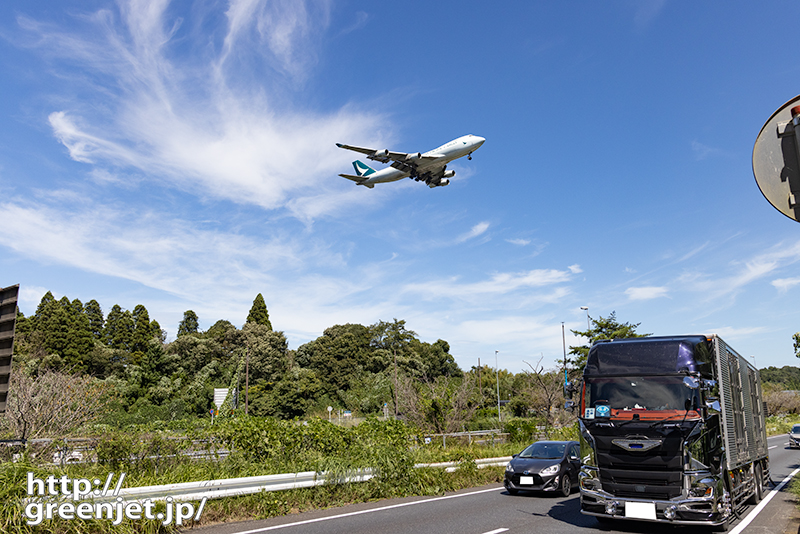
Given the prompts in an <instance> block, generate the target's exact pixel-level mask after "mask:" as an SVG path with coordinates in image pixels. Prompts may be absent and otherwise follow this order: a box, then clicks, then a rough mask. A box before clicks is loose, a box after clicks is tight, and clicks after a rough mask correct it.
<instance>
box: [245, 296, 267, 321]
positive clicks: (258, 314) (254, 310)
mask: <svg viewBox="0 0 800 534" xmlns="http://www.w3.org/2000/svg"><path fill="white" fill-rule="evenodd" d="M247 322H248V323H256V324H260V325H264V326H266V327H267V328H268V329H270V330H272V323H270V322H269V312H268V311H267V303H266V302H264V297H263V296H262V295H261V293H259V294H258V295H256V298H255V299H254V300H253V306H252V307H251V308H250V313H248V314H247Z"/></svg>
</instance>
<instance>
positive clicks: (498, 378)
mask: <svg viewBox="0 0 800 534" xmlns="http://www.w3.org/2000/svg"><path fill="white" fill-rule="evenodd" d="M498 352H500V351H499V350H496V351H494V370H495V376H496V378H497V420H498V421H499V422H501V423H502V422H503V420H502V419H501V418H500V367H499V366H498V365H497V353H498Z"/></svg>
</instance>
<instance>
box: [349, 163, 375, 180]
mask: <svg viewBox="0 0 800 534" xmlns="http://www.w3.org/2000/svg"><path fill="white" fill-rule="evenodd" d="M353 168H354V169H355V170H356V175H357V176H363V177H367V176H369V175H370V174H373V173H374V172H375V169H373V168H372V167H370V166H369V165H367V164H366V163H364V162H362V161H360V160H355V161H354V162H353Z"/></svg>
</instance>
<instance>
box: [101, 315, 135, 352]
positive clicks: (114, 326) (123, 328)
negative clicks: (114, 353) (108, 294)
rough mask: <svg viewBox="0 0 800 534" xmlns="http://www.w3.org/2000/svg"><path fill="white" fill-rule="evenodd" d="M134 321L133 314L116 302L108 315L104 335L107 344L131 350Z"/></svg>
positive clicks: (113, 347)
mask: <svg viewBox="0 0 800 534" xmlns="http://www.w3.org/2000/svg"><path fill="white" fill-rule="evenodd" d="M133 329H134V321H133V315H132V314H131V312H130V311H128V310H123V309H122V307H121V306H120V305H119V304H114V306H113V307H112V308H111V311H110V312H108V317H106V325H105V328H104V329H103V337H104V338H105V342H106V345H108V346H109V347H111V348H112V349H121V350H126V351H129V350H131V343H132V341H133Z"/></svg>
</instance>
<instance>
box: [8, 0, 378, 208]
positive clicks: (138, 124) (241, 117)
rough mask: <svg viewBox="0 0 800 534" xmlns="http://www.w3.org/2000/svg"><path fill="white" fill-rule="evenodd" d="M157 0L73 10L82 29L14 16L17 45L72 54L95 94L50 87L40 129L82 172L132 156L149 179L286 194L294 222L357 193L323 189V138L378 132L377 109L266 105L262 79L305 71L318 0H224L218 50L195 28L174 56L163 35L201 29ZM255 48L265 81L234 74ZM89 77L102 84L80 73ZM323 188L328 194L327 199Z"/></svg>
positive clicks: (322, 22)
mask: <svg viewBox="0 0 800 534" xmlns="http://www.w3.org/2000/svg"><path fill="white" fill-rule="evenodd" d="M167 7H168V2H167V1H165V0H161V1H154V2H144V1H137V2H130V3H123V4H121V6H120V11H119V12H118V13H114V12H111V11H109V10H101V11H98V12H96V13H94V14H91V15H89V16H86V17H83V18H82V19H81V20H82V23H83V24H85V25H88V27H89V28H91V29H93V30H94V31H89V32H83V33H78V32H77V31H76V32H74V33H73V32H70V31H69V30H64V29H62V28H59V27H56V26H53V25H50V24H44V23H40V22H37V21H33V20H31V19H25V18H21V19H20V26H21V27H22V28H23V29H24V30H26V32H27V33H28V35H30V36H32V37H33V38H34V39H33V40H29V41H28V45H29V46H31V47H35V48H37V49H39V50H40V51H42V53H43V54H45V55H48V56H50V57H53V58H55V59H56V60H57V61H54V64H56V65H57V64H60V63H61V62H64V61H66V62H68V63H70V64H72V65H78V67H79V72H82V73H83V74H84V76H83V77H82V78H81V77H76V76H74V75H73V76H72V78H71V79H72V81H73V82H74V83H81V84H82V85H83V88H84V89H86V88H87V87H86V86H88V89H89V90H90V91H96V92H97V93H98V94H99V95H100V96H102V102H103V106H93V105H91V104H89V103H87V102H81V101H71V102H70V101H68V100H66V101H65V100H63V99H62V100H61V102H62V104H61V109H56V110H54V111H52V112H51V113H50V115H49V123H50V126H51V128H52V130H53V134H54V136H55V137H56V139H58V141H59V142H60V143H62V144H63V145H64V146H65V147H66V149H67V150H68V153H69V155H70V157H71V158H72V159H73V160H75V161H78V162H81V163H86V164H87V165H90V166H91V169H90V175H91V176H94V177H98V176H99V177H102V176H113V175H114V174H115V173H116V172H117V171H118V170H120V169H138V171H139V172H140V173H141V175H142V176H145V177H147V180H150V181H154V182H157V183H158V184H159V185H161V186H165V187H169V188H178V189H180V190H182V191H185V192H189V193H192V194H196V195H199V196H201V197H204V198H213V199H224V200H231V201H233V202H237V203H241V204H253V205H257V206H261V207H263V208H266V209H280V208H287V207H288V208H289V210H290V213H292V214H295V215H296V216H298V217H301V218H305V219H306V221H307V220H308V219H309V218H311V217H319V216H322V215H324V214H326V213H328V212H329V211H330V210H334V211H335V210H338V209H341V206H342V203H348V202H355V203H359V202H362V200H363V199H362V198H361V197H359V196H357V195H355V194H347V195H344V196H342V195H338V196H337V195H336V194H335V192H338V191H341V190H342V188H343V187H344V184H341V183H339V181H335V180H332V179H331V177H332V176H335V175H336V172H337V170H339V169H340V168H341V164H342V162H343V160H345V159H346V158H345V157H344V156H343V155H342V154H341V153H340V151H338V150H337V149H336V148H335V145H334V142H335V141H338V140H342V139H345V140H346V139H352V138H359V139H366V140H367V141H368V142H378V141H381V137H380V136H381V135H382V134H381V132H384V131H386V128H387V124H389V122H388V121H387V118H386V117H385V116H383V115H381V114H380V113H372V112H369V111H364V110H358V109H356V108H354V107H353V106H343V107H342V108H341V109H339V110H336V111H333V112H327V113H314V112H310V111H294V110H295V109H302V108H303V106H302V105H297V106H285V105H284V106H281V107H277V106H276V105H273V104H272V102H273V101H284V100H285V98H284V97H285V95H281V94H272V93H271V92H270V91H272V92H278V93H279V92H281V91H283V89H282V87H283V86H284V85H285V84H284V83H283V82H284V81H286V80H291V81H292V83H295V84H296V83H301V81H302V80H303V79H304V77H305V76H307V75H308V74H309V73H310V69H311V68H312V67H313V65H314V63H315V61H316V60H315V50H317V49H318V46H319V43H318V40H319V37H318V35H319V34H322V33H324V31H325V29H326V27H327V25H328V21H329V11H330V6H329V3H328V2H327V1H316V2H314V1H307V2H301V1H298V2H265V1H260V0H259V1H257V0H233V1H231V3H230V5H229V7H228V9H227V11H225V13H224V16H223V20H227V27H226V28H224V32H225V38H224V40H223V43H222V45H221V50H219V51H215V50H214V48H213V46H209V45H208V42H207V41H204V42H200V41H197V42H196V43H195V44H196V45H197V46H198V47H200V49H201V50H203V51H204V52H203V53H199V54H196V55H193V56H191V57H188V58H184V57H180V59H177V57H178V56H177V55H176V53H175V49H176V48H178V47H183V46H186V43H185V42H186V41H189V42H192V40H193V39H194V40H206V39H207V36H205V35H194V34H193V33H192V32H191V31H190V29H189V26H190V25H189V24H187V23H186V22H185V21H183V20H181V19H179V18H172V17H171V16H170V14H169V13H170V10H169V9H167ZM199 16H201V17H207V18H208V19H213V18H214V17H215V16H216V17H217V18H219V14H214V13H203V14H201V15H199ZM262 45H263V46H262ZM259 58H260V59H261V60H262V61H264V62H266V63H267V64H268V65H270V66H271V67H272V68H273V74H272V76H271V79H272V81H273V82H275V83H274V86H273V85H269V84H268V85H266V86H265V85H264V84H253V83H251V80H248V79H247V76H248V75H247V74H246V73H248V72H250V71H251V70H252V69H245V68H241V67H242V64H241V63H242V62H243V61H252V60H254V59H259ZM54 68H56V69H57V68H58V67H57V66H55V67H54ZM98 77H101V78H102V79H103V83H102V85H95V84H94V83H93V82H92V80H94V79H96V78H98ZM293 94H294V95H297V94H301V93H299V92H298V93H293ZM312 153H313V154H315V158H314V159H313V160H309V158H308V155H309V154H312ZM324 193H331V195H330V197H328V199H327V201H326V198H325V197H324V196H323V195H322V194H324ZM372 200H373V201H374V200H375V199H372ZM306 204H308V206H306Z"/></svg>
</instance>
